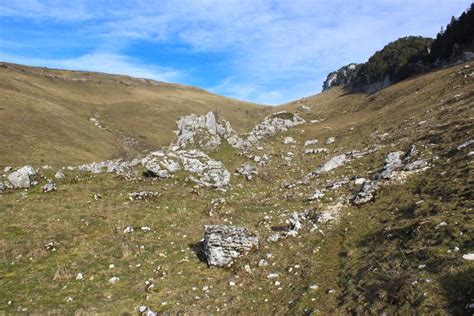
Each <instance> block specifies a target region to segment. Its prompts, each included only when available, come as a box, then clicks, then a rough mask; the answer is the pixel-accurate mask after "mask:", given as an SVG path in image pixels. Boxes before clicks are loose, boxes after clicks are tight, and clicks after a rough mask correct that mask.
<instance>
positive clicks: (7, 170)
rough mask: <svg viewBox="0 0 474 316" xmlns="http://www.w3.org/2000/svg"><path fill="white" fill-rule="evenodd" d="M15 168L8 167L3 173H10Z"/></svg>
mask: <svg viewBox="0 0 474 316" xmlns="http://www.w3.org/2000/svg"><path fill="white" fill-rule="evenodd" d="M12 169H13V168H12V167H10V166H6V167H5V168H4V169H3V173H8V172H10V171H11V170H12Z"/></svg>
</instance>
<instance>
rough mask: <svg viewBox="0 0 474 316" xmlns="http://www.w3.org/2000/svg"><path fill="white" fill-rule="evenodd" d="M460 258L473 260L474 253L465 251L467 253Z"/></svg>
mask: <svg viewBox="0 0 474 316" xmlns="http://www.w3.org/2000/svg"><path fill="white" fill-rule="evenodd" d="M462 258H463V259H464V260H468V261H473V260H474V253H467V254H465V255H463V256H462Z"/></svg>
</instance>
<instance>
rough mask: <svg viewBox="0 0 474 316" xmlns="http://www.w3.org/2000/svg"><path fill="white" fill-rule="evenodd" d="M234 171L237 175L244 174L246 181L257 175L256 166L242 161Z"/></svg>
mask: <svg viewBox="0 0 474 316" xmlns="http://www.w3.org/2000/svg"><path fill="white" fill-rule="evenodd" d="M235 173H236V174H237V175H239V174H240V175H242V176H244V177H245V178H246V179H247V181H250V180H252V179H253V177H254V176H257V175H258V171H257V167H255V166H253V165H251V164H249V163H244V164H242V165H241V166H239V167H238V168H237V169H236V170H235Z"/></svg>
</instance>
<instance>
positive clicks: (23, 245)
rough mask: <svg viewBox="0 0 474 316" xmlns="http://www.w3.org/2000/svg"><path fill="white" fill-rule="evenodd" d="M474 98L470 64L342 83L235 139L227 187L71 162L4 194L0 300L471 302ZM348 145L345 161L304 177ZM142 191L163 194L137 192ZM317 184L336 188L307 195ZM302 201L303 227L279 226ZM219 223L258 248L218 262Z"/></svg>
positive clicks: (407, 309)
mask: <svg viewBox="0 0 474 316" xmlns="http://www.w3.org/2000/svg"><path fill="white" fill-rule="evenodd" d="M473 104H474V63H470V64H469V63H468V64H465V65H460V66H456V67H451V68H448V69H444V70H440V71H436V72H432V73H430V74H427V75H424V76H420V77H417V78H413V79H410V80H407V81H404V82H401V83H399V84H397V85H394V86H391V87H389V88H387V89H385V90H383V91H380V92H378V93H376V94H373V95H369V96H368V95H363V94H352V93H348V92H346V91H343V90H341V89H331V90H329V91H327V92H325V93H322V94H320V95H317V96H314V97H309V98H305V99H302V100H300V101H297V102H295V103H292V104H288V105H285V106H283V107H281V108H278V109H277V110H276V111H279V110H286V111H291V112H294V113H298V115H300V116H301V117H303V118H304V119H305V120H306V123H305V124H302V125H299V126H296V127H293V128H291V129H289V130H288V131H286V132H284V133H279V134H277V135H276V136H274V137H272V138H269V139H267V140H265V141H263V142H262V143H261V144H260V145H259V146H258V147H256V148H255V149H253V150H252V151H251V152H249V153H248V154H246V155H242V154H241V152H240V151H239V150H237V149H234V148H232V147H230V146H224V145H223V146H221V147H220V148H219V149H218V150H216V151H213V152H211V153H209V155H210V156H211V157H212V158H213V159H215V160H218V161H221V162H222V163H223V164H224V165H225V167H226V168H227V169H228V170H229V171H231V172H232V176H231V186H230V188H228V189H227V190H226V191H220V190H215V189H210V188H204V187H197V186H196V185H195V183H194V182H192V181H190V180H189V175H188V174H186V173H184V172H182V173H181V172H178V173H176V174H175V176H174V177H172V178H170V179H165V180H156V179H151V178H146V177H139V178H136V179H132V180H130V179H126V178H124V177H121V176H116V175H111V174H91V173H85V172H79V171H67V170H66V171H65V174H66V177H65V178H64V179H62V180H58V181H57V185H58V189H57V191H54V192H49V193H43V192H42V191H41V185H38V186H35V187H33V188H30V189H28V190H7V191H5V192H3V193H0V219H1V223H2V229H1V230H0V245H1V247H0V255H1V256H0V258H1V260H0V311H2V312H5V313H15V312H25V313H35V314H44V313H58V314H89V313H108V314H121V313H124V314H133V313H137V308H139V306H147V307H149V309H150V310H153V311H155V312H164V313H172V314H176V313H184V314H244V315H248V314H254V315H267V314H276V315H281V314H294V315H301V314H306V315H309V314H323V315H334V314H383V313H386V314H388V315H392V314H430V315H432V314H440V315H443V314H456V315H458V314H470V313H472V312H473V310H474V309H473V308H472V307H473V305H472V304H474V261H473V260H472V259H469V258H471V257H469V254H473V253H474V233H473V231H474V221H473V216H474V213H473V207H474V205H473V204H474V203H473V200H474V199H473V197H474V192H473V188H474V186H473V177H472V174H473V172H472V157H473V150H474V149H473V148H474V147H473V145H474V144H473V143H474V142H473V141H472V139H473V138H474V136H473V132H474V129H473V111H472V108H473ZM286 137H291V138H292V139H293V141H289V140H287V141H285V138H286ZM329 137H334V142H327V143H325V142H326V140H327V139H328V138H329ZM308 140H318V142H317V143H316V144H314V145H305V142H306V141H308ZM413 145H415V147H416V149H417V153H416V157H417V159H424V160H426V161H427V164H428V165H427V167H426V168H420V169H417V170H415V171H413V172H402V171H400V172H398V173H396V176H394V177H392V178H391V179H387V180H380V181H379V182H378V185H379V189H377V190H376V192H374V199H373V201H369V202H367V203H363V204H360V205H352V204H351V203H350V202H349V200H351V198H352V197H353V195H354V193H356V192H359V191H360V189H361V183H362V182H360V181H359V180H358V179H361V178H365V179H371V178H372V176H373V175H374V174H377V173H378V172H380V171H381V170H382V168H384V161H385V160H386V157H387V154H389V153H393V152H396V151H401V152H402V153H405V152H407V151H410V149H411V148H412V146H413ZM308 148H313V149H316V148H325V149H326V150H327V151H323V152H319V153H307V154H305V151H304V150H305V149H308ZM371 149H372V150H371ZM356 151H360V152H364V154H363V155H360V156H358V155H357V153H358V152H356ZM289 153H291V154H289ZM264 154H266V155H268V156H269V157H270V159H269V160H268V161H266V162H262V163H257V162H256V161H258V160H259V159H255V156H258V157H262V156H263V155H264ZM343 154H345V155H346V156H348V157H351V158H350V159H348V160H347V161H346V162H345V163H344V164H341V165H339V166H337V167H335V168H333V169H331V170H329V171H327V172H321V173H319V174H318V175H314V174H313V175H314V176H312V177H310V178H305V176H306V175H308V174H309V173H310V172H312V171H314V170H316V169H318V167H319V166H321V165H323V164H325V163H326V162H328V161H329V160H330V159H331V158H333V157H335V156H339V155H343ZM414 155H415V154H414ZM243 163H249V164H253V165H255V166H256V167H257V170H258V175H255V176H254V177H253V179H251V180H250V181H248V180H246V179H245V177H242V176H239V175H234V174H233V171H234V170H235V169H236V168H237V167H239V166H241V165H242V164H243ZM38 167H39V166H38ZM55 172H56V170H42V171H41V172H40V173H39V175H37V176H36V177H37V178H36V179H37V180H38V181H39V182H40V183H41V184H44V183H46V179H52V178H53V177H54V174H55ZM302 179H303V180H302ZM143 190H146V191H153V192H159V193H160V194H161V195H160V196H158V197H155V198H153V199H150V200H143V201H142V200H140V201H131V200H130V199H129V193H131V192H137V191H143ZM316 192H320V193H323V194H324V195H322V196H321V195H320V196H319V197H318V198H310V197H311V196H312V195H313V194H314V193H316ZM217 199H221V200H219V201H217ZM305 211H307V214H309V215H308V216H307V217H306V219H307V221H305V222H304V223H303V227H302V228H301V230H299V231H298V232H297V233H295V235H294V236H288V237H286V238H281V235H282V233H281V230H287V229H288V226H289V223H288V220H289V219H290V218H291V216H292V214H293V213H294V212H297V214H302V213H304V212H305ZM208 224H225V225H235V226H243V227H246V228H248V229H249V230H250V231H253V232H256V233H257V234H258V236H259V247H258V249H256V250H254V251H252V252H250V253H249V254H247V255H245V256H242V257H241V258H239V259H238V260H237V262H236V263H235V264H234V265H233V266H232V267H229V268H217V267H208V265H207V264H206V262H204V261H203V260H202V258H201V256H200V251H199V250H200V247H201V242H202V238H203V233H204V225H208ZM130 227H132V228H133V230H132V229H131V228H130ZM275 234H280V238H279V239H278V240H276V241H272V240H274V239H272V238H271V236H273V235H275ZM269 238H270V239H269ZM470 306H471V307H470Z"/></svg>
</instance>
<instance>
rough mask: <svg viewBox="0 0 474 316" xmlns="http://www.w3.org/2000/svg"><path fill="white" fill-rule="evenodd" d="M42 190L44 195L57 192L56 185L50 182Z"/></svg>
mask: <svg viewBox="0 0 474 316" xmlns="http://www.w3.org/2000/svg"><path fill="white" fill-rule="evenodd" d="M42 189H43V193H48V192H53V191H56V183H54V182H52V181H49V182H48V183H46V184H45V185H44V186H43V187H42Z"/></svg>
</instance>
